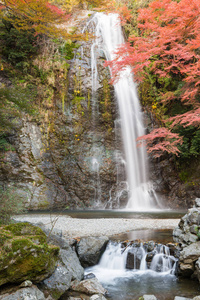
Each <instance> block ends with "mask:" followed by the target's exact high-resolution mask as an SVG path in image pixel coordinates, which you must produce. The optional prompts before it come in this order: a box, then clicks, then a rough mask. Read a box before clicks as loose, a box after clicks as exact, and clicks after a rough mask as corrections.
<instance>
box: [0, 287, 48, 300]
mask: <svg viewBox="0 0 200 300" xmlns="http://www.w3.org/2000/svg"><path fill="white" fill-rule="evenodd" d="M18 299H19V300H46V298H45V296H44V294H43V293H42V292H41V291H40V290H39V289H38V288H37V287H36V286H32V287H27V288H21V289H19V290H17V291H15V292H13V293H9V294H8V293H7V294H5V295H2V296H0V300H18Z"/></svg>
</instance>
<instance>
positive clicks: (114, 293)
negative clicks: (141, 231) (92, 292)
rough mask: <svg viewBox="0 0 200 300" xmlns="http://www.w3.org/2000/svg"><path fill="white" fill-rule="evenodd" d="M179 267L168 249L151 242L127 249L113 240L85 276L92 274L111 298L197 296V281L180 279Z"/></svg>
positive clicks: (165, 298) (166, 298) (125, 299)
mask: <svg viewBox="0 0 200 300" xmlns="http://www.w3.org/2000/svg"><path fill="white" fill-rule="evenodd" d="M149 248H150V249H149ZM176 266H177V259H176V258H175V257H174V256H173V255H172V254H170V248H169V247H168V246H165V245H162V244H156V243H154V242H152V241H151V242H149V243H139V242H134V243H133V244H130V245H127V246H125V245H124V244H123V243H117V242H113V241H110V242H109V244H108V245H107V248H106V250H105V252H104V253H103V255H102V257H101V259H100V261H99V264H98V265H96V266H93V267H89V268H86V269H85V275H86V276H87V275H88V276H91V275H89V274H90V273H93V274H94V275H95V276H96V277H97V278H98V280H99V281H100V282H101V283H102V285H103V286H104V287H105V288H106V289H107V291H108V297H109V299H115V300H122V299H123V300H134V299H135V300H136V299H137V300H138V299H139V297H141V296H142V295H145V294H149V295H150V294H151V295H155V296H156V297H157V299H159V300H172V299H173V300H174V298H175V296H183V297H188V298H193V297H194V296H196V295H198V294H199V290H198V288H199V284H198V282H197V281H191V280H188V279H178V278H177V277H176V276H175V272H176Z"/></svg>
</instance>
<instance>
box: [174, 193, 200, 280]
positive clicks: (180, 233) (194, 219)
mask: <svg viewBox="0 0 200 300" xmlns="http://www.w3.org/2000/svg"><path fill="white" fill-rule="evenodd" d="M199 204H200V198H196V199H195V205H194V207H193V208H190V209H189V210H188V212H187V214H185V215H184V216H183V217H182V218H181V220H180V222H179V224H178V226H177V227H176V228H175V229H174V231H173V236H174V240H175V241H176V242H178V243H179V244H180V254H179V255H180V257H179V273H180V275H182V276H185V277H191V276H192V277H195V278H198V280H199V279H200V277H199V272H200V271H199V270H200V269H199V267H200V265H199V257H200V241H199V240H200V207H199Z"/></svg>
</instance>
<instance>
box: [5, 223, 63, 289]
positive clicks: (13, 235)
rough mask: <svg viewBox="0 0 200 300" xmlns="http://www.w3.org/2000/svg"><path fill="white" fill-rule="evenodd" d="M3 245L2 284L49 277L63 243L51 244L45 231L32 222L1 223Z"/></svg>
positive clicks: (35, 280)
mask: <svg viewBox="0 0 200 300" xmlns="http://www.w3.org/2000/svg"><path fill="white" fill-rule="evenodd" d="M0 248H1V251H0V286H1V285H3V284H5V283H19V282H22V281H24V280H31V281H33V282H39V281H41V280H43V279H45V278H47V277H49V276H50V275H51V274H52V273H53V271H54V269H55V266H56V262H57V259H58V253H59V247H57V246H54V245H48V243H47V238H46V235H45V234H44V232H43V231H42V230H41V229H40V228H39V227H36V226H33V225H31V224H29V223H17V224H12V225H7V226H2V227H0Z"/></svg>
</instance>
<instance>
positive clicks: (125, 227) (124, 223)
mask: <svg viewBox="0 0 200 300" xmlns="http://www.w3.org/2000/svg"><path fill="white" fill-rule="evenodd" d="M14 219H15V220H16V221H21V222H24V221H28V222H31V223H33V224H38V223H41V222H42V223H43V224H44V226H45V227H47V228H48V229H53V231H54V232H55V233H60V235H62V236H64V237H67V238H69V237H71V238H77V237H79V238H80V237H86V236H87V237H88V236H96V237H97V236H103V235H105V236H108V237H110V236H112V235H114V234H120V233H125V232H128V231H132V230H138V229H174V227H176V226H177V225H178V223H179V219H118V218H117V219H116V218H115V219H110V218H109V219H106V218H105V219H104V218H102V219H77V218H71V217H69V216H67V215H58V214H49V215H47V214H28V215H19V216H15V217H14Z"/></svg>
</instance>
